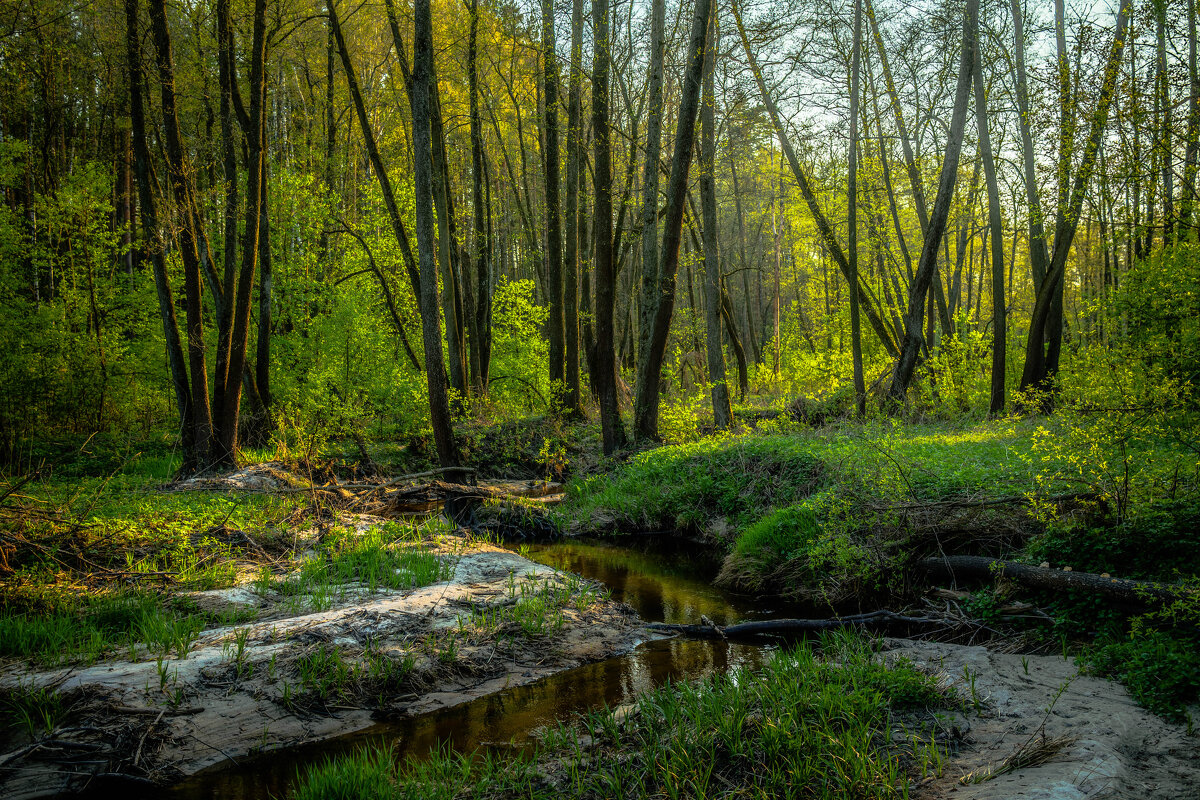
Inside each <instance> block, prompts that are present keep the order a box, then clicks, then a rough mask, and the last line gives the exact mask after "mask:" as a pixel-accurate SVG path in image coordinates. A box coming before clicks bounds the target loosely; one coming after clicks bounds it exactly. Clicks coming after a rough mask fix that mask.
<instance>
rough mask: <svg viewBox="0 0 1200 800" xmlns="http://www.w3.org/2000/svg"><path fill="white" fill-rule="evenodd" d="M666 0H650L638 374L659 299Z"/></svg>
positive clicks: (645, 367)
mask: <svg viewBox="0 0 1200 800" xmlns="http://www.w3.org/2000/svg"><path fill="white" fill-rule="evenodd" d="M666 6H667V4H666V0H651V3H650V74H649V77H648V79H647V83H646V96H647V103H648V106H649V108H648V109H647V120H646V161H645V166H644V167H643V169H642V280H641V292H640V294H639V295H638V348H637V359H638V374H639V375H641V374H642V373H643V372H644V371H645V370H646V369H647V368H648V367H647V365H646V364H645V361H646V359H648V358H649V357H650V332H651V330H652V329H653V328H654V309H655V306H656V305H657V299H658V170H659V162H660V160H661V159H662V118H663V58H664V49H665V42H664V36H665V34H664V32H663V30H664V26H665V17H666Z"/></svg>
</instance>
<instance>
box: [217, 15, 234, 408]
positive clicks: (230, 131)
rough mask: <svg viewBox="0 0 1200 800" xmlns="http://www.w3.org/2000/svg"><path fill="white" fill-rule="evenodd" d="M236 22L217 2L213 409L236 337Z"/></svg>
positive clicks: (221, 403) (221, 401)
mask: <svg viewBox="0 0 1200 800" xmlns="http://www.w3.org/2000/svg"><path fill="white" fill-rule="evenodd" d="M233 48H234V45H233V23H232V21H231V19H230V9H229V0H220V2H218V3H217V71H218V75H219V85H220V88H221V101H220V117H221V164H222V172H223V177H224V180H225V208H224V218H223V220H222V221H223V225H224V227H223V237H222V238H223V239H224V246H223V248H222V249H223V254H222V280H221V290H220V292H213V297H214V300H216V301H217V352H216V356H215V359H214V362H215V364H214V370H213V389H212V392H213V408H216V409H222V408H224V407H225V387H226V385H227V383H228V380H229V348H230V341H231V339H232V336H233V304H232V302H225V300H224V298H230V299H232V298H233V296H234V292H235V291H236V283H235V281H236V278H237V257H238V253H237V246H236V242H237V229H238V168H237V153H238V147H237V142H236V141H235V139H234V128H233V115H234V96H235V94H236V92H237V73H236V67H235V63H236V62H235V58H234V49H233Z"/></svg>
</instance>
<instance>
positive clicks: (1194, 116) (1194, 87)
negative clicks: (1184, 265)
mask: <svg viewBox="0 0 1200 800" xmlns="http://www.w3.org/2000/svg"><path fill="white" fill-rule="evenodd" d="M1187 25H1188V124H1187V142H1186V148H1185V152H1184V167H1183V189H1182V192H1181V197H1182V200H1181V202H1180V204H1179V221H1180V229H1181V231H1180V237H1181V238H1182V239H1187V240H1191V239H1195V238H1196V233H1195V227H1196V220H1195V214H1196V173H1197V171H1200V67H1198V66H1197V63H1196V0H1187Z"/></svg>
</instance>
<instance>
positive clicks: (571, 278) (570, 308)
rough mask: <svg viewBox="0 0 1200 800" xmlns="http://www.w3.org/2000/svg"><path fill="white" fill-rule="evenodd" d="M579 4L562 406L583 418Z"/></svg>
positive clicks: (574, 16) (574, 18)
mask: <svg viewBox="0 0 1200 800" xmlns="http://www.w3.org/2000/svg"><path fill="white" fill-rule="evenodd" d="M582 83H583V0H571V66H570V77H569V78H568V81H567V187H566V188H567V200H566V214H567V219H566V231H565V233H566V245H565V249H564V259H565V261H564V264H563V326H564V330H563V349H564V350H565V351H566V352H565V354H564V359H563V362H564V363H563V371H564V381H565V383H566V389H567V393H566V396H565V397H564V398H563V405H564V406H565V408H566V409H567V411H569V412H570V413H571V414H572V415H573V416H575V417H582V416H583V399H582V397H581V396H580V392H579V239H580V231H579V228H580V225H579V187H580V168H581V164H582V161H583V157H584V152H583V118H582V116H583V113H582V110H583V104H582V100H581V96H582Z"/></svg>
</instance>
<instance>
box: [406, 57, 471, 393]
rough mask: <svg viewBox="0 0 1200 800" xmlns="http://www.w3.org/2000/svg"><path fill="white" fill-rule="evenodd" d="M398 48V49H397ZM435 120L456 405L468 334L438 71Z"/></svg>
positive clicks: (441, 254)
mask: <svg viewBox="0 0 1200 800" xmlns="http://www.w3.org/2000/svg"><path fill="white" fill-rule="evenodd" d="M397 47H399V45H397ZM429 86H430V107H431V110H432V114H433V116H432V118H431V120H430V126H429V133H430V137H431V139H430V141H431V143H432V145H433V207H434V210H435V211H436V212H437V254H438V265H439V267H440V269H441V273H442V315H443V317H444V318H445V323H446V356H447V360H448V362H449V366H450V369H449V373H450V385H451V386H452V387H453V388H454V391H455V392H456V393H457V397H456V398H455V399H456V403H460V402H462V401H463V400H465V399H466V398H467V395H468V390H469V388H470V387H469V386H468V385H467V374H466V373H467V361H466V333H465V330H464V319H463V309H462V290H461V286H462V281H461V280H460V277H461V274H462V270H461V268H460V266H459V263H458V257H459V252H460V250H459V247H458V232H457V230H456V229H457V225H458V223H457V218H456V216H455V214H454V194H453V192H452V191H451V186H450V167H449V161H448V160H447V158H446V135H445V131H444V129H443V127H442V102H441V94H440V92H439V90H438V81H437V72H436V69H435V71H434V73H433V77H432V78H431V80H430V84H429Z"/></svg>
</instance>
